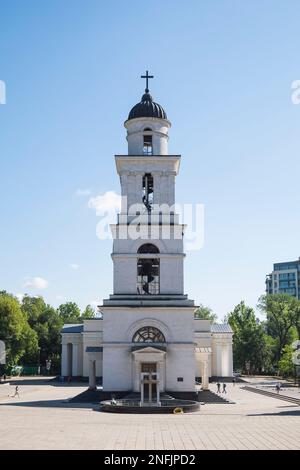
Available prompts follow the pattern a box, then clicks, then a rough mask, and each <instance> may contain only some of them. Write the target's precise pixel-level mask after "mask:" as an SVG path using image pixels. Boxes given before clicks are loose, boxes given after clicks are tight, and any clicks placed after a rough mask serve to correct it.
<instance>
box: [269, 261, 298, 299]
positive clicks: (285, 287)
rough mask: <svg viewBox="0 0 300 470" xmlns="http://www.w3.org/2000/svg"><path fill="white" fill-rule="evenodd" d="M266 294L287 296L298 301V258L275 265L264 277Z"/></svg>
mask: <svg viewBox="0 0 300 470" xmlns="http://www.w3.org/2000/svg"><path fill="white" fill-rule="evenodd" d="M266 292H267V294H289V295H292V296H294V297H297V298H298V299H300V258H299V259H298V260H297V261H285V262H283V263H275V264H274V265H273V271H272V272H271V273H270V274H268V275H267V277H266Z"/></svg>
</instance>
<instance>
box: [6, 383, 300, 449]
mask: <svg viewBox="0 0 300 470" xmlns="http://www.w3.org/2000/svg"><path fill="white" fill-rule="evenodd" d="M19 383H20V398H17V397H16V398H11V397H9V396H8V395H13V394H14V386H13V385H3V384H1V385H0V423H1V428H0V449H107V450H110V449H113V450H122V449H124V450H127V449H128V450H135V449H149V450H163V449H167V450H172V449H174V450H183V449H186V450H194V449H199V450H201V449H300V407H299V406H297V405H294V404H292V403H288V402H284V401H281V400H278V399H276V398H269V397H266V396H262V395H257V394H255V393H252V392H248V391H244V390H242V389H241V386H240V384H236V385H235V386H233V385H232V384H228V386H227V389H228V393H227V397H228V398H229V399H231V400H232V401H234V402H235V404H224V405H223V404H207V405H202V406H201V409H200V411H199V412H196V413H190V414H183V415H120V414H108V413H101V412H99V411H98V410H97V406H95V405H92V404H70V403H68V401H67V400H68V399H69V398H71V397H73V396H74V395H77V394H78V393H81V392H82V391H84V390H85V389H86V386H82V384H70V385H67V384H58V383H56V382H49V381H47V380H45V379H40V378H36V379H35V378H30V379H20V381H19ZM255 383H257V381H256V382H255ZM211 387H212V390H215V385H214V384H212V386H211ZM293 393H294V395H295V396H297V397H299V398H300V393H299V391H298V390H294V392H293Z"/></svg>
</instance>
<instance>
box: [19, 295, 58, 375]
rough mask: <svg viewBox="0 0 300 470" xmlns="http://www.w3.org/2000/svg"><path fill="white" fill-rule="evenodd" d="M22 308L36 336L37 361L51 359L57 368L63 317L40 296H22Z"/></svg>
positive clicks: (42, 361) (43, 361)
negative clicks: (38, 350)
mask: <svg viewBox="0 0 300 470" xmlns="http://www.w3.org/2000/svg"><path fill="white" fill-rule="evenodd" d="M22 310H23V311H24V312H25V313H26V315H27V319H28V323H29V325H30V326H31V327H32V329H33V330H34V331H35V332H36V334H37V336H38V342H39V348H40V356H39V363H40V364H41V365H45V363H46V360H47V359H51V360H52V365H53V366H54V367H55V368H56V369H58V368H59V364H60V354H61V329H62V326H63V323H64V321H63V319H62V318H61V316H60V315H59V313H58V311H57V310H56V309H54V308H53V307H51V306H50V305H47V304H46V303H45V301H44V299H43V298H42V297H30V296H28V295H26V296H24V297H23V300H22Z"/></svg>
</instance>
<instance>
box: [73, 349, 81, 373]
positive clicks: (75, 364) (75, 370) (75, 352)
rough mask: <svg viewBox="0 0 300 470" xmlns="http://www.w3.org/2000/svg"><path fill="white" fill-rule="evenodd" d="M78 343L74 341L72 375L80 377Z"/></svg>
mask: <svg viewBox="0 0 300 470" xmlns="http://www.w3.org/2000/svg"><path fill="white" fill-rule="evenodd" d="M78 375H79V374H78V344H74V343H73V355H72V377H78Z"/></svg>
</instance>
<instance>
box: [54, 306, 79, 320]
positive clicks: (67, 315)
mask: <svg viewBox="0 0 300 470" xmlns="http://www.w3.org/2000/svg"><path fill="white" fill-rule="evenodd" d="M57 310H58V314H59V315H60V317H61V319H62V320H63V322H64V323H80V316H81V312H80V309H79V307H78V305H77V304H76V303H75V302H66V303H65V304H61V305H60V306H59V307H58V309H57Z"/></svg>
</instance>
